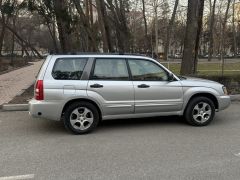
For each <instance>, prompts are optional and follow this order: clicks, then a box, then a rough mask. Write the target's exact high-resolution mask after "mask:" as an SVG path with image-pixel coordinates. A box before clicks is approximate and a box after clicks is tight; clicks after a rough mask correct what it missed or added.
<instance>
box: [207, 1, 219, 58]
mask: <svg viewBox="0 0 240 180" xmlns="http://www.w3.org/2000/svg"><path fill="white" fill-rule="evenodd" d="M216 1H217V0H214V1H213V6H212V8H211V20H210V27H209V47H208V61H211V60H212V55H213V29H214V21H215V6H216Z"/></svg>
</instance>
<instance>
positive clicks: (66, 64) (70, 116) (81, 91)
mask: <svg viewBox="0 0 240 180" xmlns="http://www.w3.org/2000/svg"><path fill="white" fill-rule="evenodd" d="M229 105H230V98H229V96H228V95H227V90H226V88H225V87H224V86H223V85H222V84H219V83H217V82H213V81H209V80H204V79H197V78H190V77H178V76H176V75H174V74H173V73H172V72H170V71H169V70H168V69H166V68H165V67H164V66H163V65H161V64H160V63H159V62H157V61H156V60H154V59H151V58H148V57H144V56H135V55H111V54H108V55H103V54H98V55H50V56H48V57H47V59H46V60H45V62H44V64H43V66H42V68H41V70H40V72H39V74H38V77H37V80H36V84H35V97H34V99H32V100H31V101H30V102H29V109H30V114H31V115H32V116H33V117H42V118H46V119H51V120H56V121H60V120H63V122H64V125H65V127H66V128H67V129H68V130H70V131H71V132H73V133H75V134H84V133H87V132H90V131H92V130H93V129H94V128H95V127H96V126H97V125H98V123H99V121H100V120H106V119H119V118H121V119H122V118H140V117H152V116H168V115H179V116H184V117H185V119H186V121H187V122H188V123H189V124H191V125H194V126H205V125H207V124H209V123H210V122H211V121H212V119H213V117H214V115H215V111H220V110H223V109H225V108H227V107H228V106H229Z"/></svg>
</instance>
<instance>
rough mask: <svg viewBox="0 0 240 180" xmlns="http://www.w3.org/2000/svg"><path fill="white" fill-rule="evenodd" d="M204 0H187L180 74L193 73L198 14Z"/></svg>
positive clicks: (197, 34) (196, 52)
mask: <svg viewBox="0 0 240 180" xmlns="http://www.w3.org/2000/svg"><path fill="white" fill-rule="evenodd" d="M203 4H204V0H189V1H188V13H187V27H186V33H185V40H184V50H183V59H182V65H181V71H180V73H181V74H182V75H188V74H194V62H195V58H196V57H197V54H198V51H196V46H198V45H197V44H198V37H197V36H199V33H198V32H199V28H200V27H199V16H200V12H201V8H203V7H202V5H203Z"/></svg>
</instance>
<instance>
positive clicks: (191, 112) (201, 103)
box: [184, 96, 215, 126]
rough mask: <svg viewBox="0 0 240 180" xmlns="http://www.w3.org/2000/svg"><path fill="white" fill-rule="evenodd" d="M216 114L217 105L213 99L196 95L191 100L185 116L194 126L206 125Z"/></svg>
mask: <svg viewBox="0 0 240 180" xmlns="http://www.w3.org/2000/svg"><path fill="white" fill-rule="evenodd" d="M214 116H215V106H214V103H213V102H212V100H211V99H209V98H207V97H201V96H199V97H195V98H194V99H192V100H190V102H189V104H188V106H187V108H186V110H185V113H184V117H185V120H186V121H187V122H188V123H189V124H190V125H193V126H206V125H208V124H209V123H210V122H211V121H212V120H213V118H214Z"/></svg>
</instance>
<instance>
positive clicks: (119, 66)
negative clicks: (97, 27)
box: [87, 58, 134, 115]
mask: <svg viewBox="0 0 240 180" xmlns="http://www.w3.org/2000/svg"><path fill="white" fill-rule="evenodd" d="M87 93H88V96H90V97H94V98H95V99H97V101H98V102H99V103H100V105H101V106H102V108H103V113H104V114H103V115H119V114H132V113H134V89H133V83H132V81H130V78H129V74H128V69H127V63H126V60H125V59H119V58H97V59H95V61H94V65H93V71H92V73H91V77H90V80H89V82H88V87H87Z"/></svg>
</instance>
